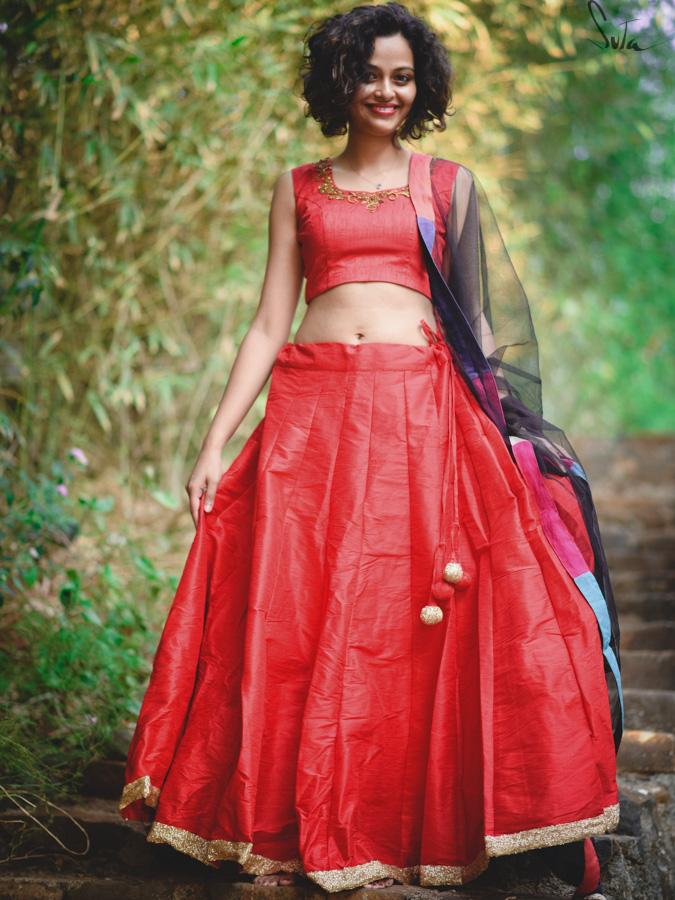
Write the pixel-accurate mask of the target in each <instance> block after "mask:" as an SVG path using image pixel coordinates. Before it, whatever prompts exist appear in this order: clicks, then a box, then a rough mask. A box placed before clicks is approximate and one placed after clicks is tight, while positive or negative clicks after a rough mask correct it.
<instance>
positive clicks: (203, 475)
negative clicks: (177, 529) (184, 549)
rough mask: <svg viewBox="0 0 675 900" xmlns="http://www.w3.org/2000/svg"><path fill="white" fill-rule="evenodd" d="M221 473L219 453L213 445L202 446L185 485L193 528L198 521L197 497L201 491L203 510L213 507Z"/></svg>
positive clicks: (198, 497)
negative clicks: (204, 495)
mask: <svg viewBox="0 0 675 900" xmlns="http://www.w3.org/2000/svg"><path fill="white" fill-rule="evenodd" d="M222 474H223V464H222V460H221V453H220V450H218V449H217V448H215V447H210V446H205V447H202V449H201V451H200V453H199V456H198V457H197V462H196V463H195V465H194V468H193V470H192V472H191V473H190V477H189V478H188V480H187V484H186V485H185V490H186V491H187V493H188V497H189V498H190V513H191V515H192V521H193V522H194V523H195V528H197V525H198V523H199V499H200V497H201V495H202V493H205V494H206V497H205V498H204V512H209V511H210V510H211V508H212V507H213V501H214V498H215V496H216V488H217V487H218V482H219V481H220V478H221V476H222Z"/></svg>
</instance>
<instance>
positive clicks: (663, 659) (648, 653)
mask: <svg viewBox="0 0 675 900" xmlns="http://www.w3.org/2000/svg"><path fill="white" fill-rule="evenodd" d="M621 678H622V681H623V684H624V687H627V688H647V689H651V690H663V691H675V650H626V649H624V648H623V647H622V650H621Z"/></svg>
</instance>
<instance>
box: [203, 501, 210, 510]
mask: <svg viewBox="0 0 675 900" xmlns="http://www.w3.org/2000/svg"><path fill="white" fill-rule="evenodd" d="M204 509H205V510H206V512H211V504H210V503H207V504H206V505H205V507H204Z"/></svg>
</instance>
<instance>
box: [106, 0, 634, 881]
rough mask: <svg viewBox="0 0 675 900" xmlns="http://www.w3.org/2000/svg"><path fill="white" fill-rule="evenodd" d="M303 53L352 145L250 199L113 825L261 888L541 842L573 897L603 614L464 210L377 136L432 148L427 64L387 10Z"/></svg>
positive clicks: (603, 813) (466, 874) (437, 83)
mask: <svg viewBox="0 0 675 900" xmlns="http://www.w3.org/2000/svg"><path fill="white" fill-rule="evenodd" d="M307 48H308V53H307V56H306V59H305V69H304V87H305V91H304V95H305V98H306V99H307V102H308V108H309V112H310V113H311V115H312V116H313V117H314V118H315V119H316V120H317V121H318V122H319V123H320V125H321V130H322V132H323V134H324V135H326V136H333V135H340V134H345V133H346V134H347V141H346V144H345V146H344V148H343V149H342V152H341V153H338V154H337V155H335V156H332V157H331V156H325V157H323V158H322V159H321V160H319V161H314V160H310V161H307V162H303V163H300V164H298V165H296V166H295V167H294V168H292V169H291V170H290V171H288V172H284V173H282V174H281V175H280V176H279V178H278V179H277V181H276V183H275V187H274V192H273V197H272V203H271V208H270V251H269V257H268V260H267V266H266V270H265V277H264V281H263V287H262V294H261V299H260V304H259V308H258V310H257V311H256V315H255V317H254V320H253V322H252V325H251V328H250V330H249V332H248V333H247V335H246V337H245V338H244V340H243V341H242V344H241V347H240V348H239V351H238V353H237V358H236V359H235V363H234V366H233V369H232V372H231V374H230V378H229V380H228V384H227V387H226V389H225V392H224V394H223V398H222V400H221V403H220V405H219V407H218V410H217V412H216V415H215V416H214V419H213V422H212V423H211V427H210V429H209V433H208V434H207V436H206V438H205V441H204V445H203V448H202V451H201V453H200V455H199V458H198V460H197V462H196V464H195V467H194V469H193V472H192V474H191V476H190V478H189V480H188V483H187V485H186V488H187V491H188V494H189V496H190V506H191V510H192V513H193V516H194V520H195V524H196V527H197V533H196V535H195V540H194V542H193V545H192V547H191V549H190V553H189V556H188V559H187V561H186V565H185V569H184V572H183V575H182V578H181V581H180V583H179V586H178V590H177V593H176V597H175V598H174V601H173V604H172V606H171V610H170V611H169V615H168V617H167V621H166V624H165V627H164V631H163V633H162V637H161V640H160V644H159V647H158V649H157V654H156V657H155V660H154V663H153V670H152V675H151V678H150V683H149V685H148V689H147V692H146V695H145V697H144V700H143V705H142V708H141V711H140V714H139V718H138V722H137V725H136V730H135V733H134V737H133V740H132V742H131V745H130V747H129V753H128V759H127V768H126V785H125V788H124V792H123V795H122V798H121V801H120V810H121V811H122V815H124V816H125V817H126V818H130V819H142V820H152V825H151V828H150V831H149V833H148V840H149V841H151V842H156V843H168V844H170V845H172V846H173V847H175V848H176V849H178V850H181V851H183V852H185V853H188V854H190V855H192V856H194V857H195V858H196V859H198V860H200V861H202V862H204V863H205V864H207V865H213V866H218V865H219V864H220V863H221V862H222V861H223V860H236V861H238V862H239V863H240V865H241V867H242V870H243V871H244V872H247V873H251V875H252V876H255V880H256V881H258V882H261V881H267V882H272V883H283V882H284V881H285V882H290V881H291V880H292V879H293V877H297V878H298V879H300V878H305V879H306V880H307V881H309V882H310V883H313V884H318V885H320V886H321V887H323V888H324V889H325V890H328V891H340V890H343V889H348V888H354V887H359V886H363V885H370V886H373V887H382V886H384V885H387V884H389V883H391V882H393V881H394V880H396V881H399V882H401V883H405V884H412V883H418V884H422V885H442V884H449V885H456V884H462V883H465V882H467V881H471V880H472V879H474V878H476V877H477V876H478V875H479V874H480V873H481V872H482V871H484V870H485V869H486V868H487V866H488V864H489V859H490V857H494V856H500V855H504V854H513V853H519V852H521V851H524V850H534V849H545V848H558V852H557V853H553V854H552V855H551V857H550V861H551V865H552V867H554V868H555V870H556V872H557V874H559V875H560V876H561V877H563V878H564V879H565V880H567V881H568V882H569V883H572V884H574V885H575V886H576V887H577V894H576V896H579V897H582V896H587V897H590V896H596V895H595V894H593V893H591V892H593V891H596V890H597V888H598V887H599V874H600V873H599V867H598V860H597V856H596V854H595V850H594V847H593V843H592V841H591V835H594V834H601V833H603V832H605V831H608V830H611V829H613V828H615V827H616V825H617V822H618V814H619V803H618V792H617V784H616V758H615V749H616V748H617V747H618V741H619V740H620V736H621V727H622V718H621V716H622V709H623V707H622V703H621V692H620V677H619V669H618V658H617V651H618V625H617V619H616V610H615V608H614V605H613V600H612V595H611V587H610V585H609V579H608V574H607V568H606V560H605V558H604V553H603V549H602V544H601V542H600V538H599V532H598V529H597V518H596V517H595V510H594V507H593V503H592V498H591V496H590V491H589V489H588V485H587V482H586V478H585V473H584V471H583V468H582V467H581V465H580V463H579V461H578V459H577V458H576V456H575V454H574V451H573V450H572V448H571V447H570V446H569V444H568V442H567V441H566V439H565V436H564V434H563V432H562V431H561V430H560V429H556V428H555V426H553V425H551V423H548V422H546V421H545V420H544V419H543V418H542V415H541V390H540V384H541V382H540V378H539V367H538V355H537V342H536V339H535V337H534V333H533V331H532V319H531V316H530V314H529V306H528V303H527V298H526V297H525V295H524V292H523V290H522V286H521V285H520V281H519V280H518V277H517V275H516V273H515V271H514V270H513V267H512V266H511V265H510V260H509V257H508V253H507V252H506V249H505V247H504V245H503V243H502V241H501V237H500V234H499V230H498V228H497V226H496V223H495V222H494V220H493V218H492V215H491V210H490V207H489V204H488V202H487V199H486V197H485V195H484V192H483V191H482V188H481V186H480V184H479V182H478V179H477V178H476V177H475V176H474V174H473V173H472V172H471V170H470V169H468V168H467V167H466V166H464V165H461V164H460V163H458V162H455V161H453V160H448V159H443V158H440V157H432V156H430V155H428V154H425V153H422V152H420V151H416V150H411V149H406V148H404V147H403V146H402V143H401V141H402V140H403V139H408V138H409V139H415V138H419V137H421V136H422V135H423V134H424V133H426V131H428V130H429V129H430V128H433V127H435V128H437V129H440V130H442V129H443V128H445V121H444V117H445V115H446V110H447V106H448V103H449V101H450V97H451V91H450V83H451V75H452V71H451V67H450V64H449V61H448V59H447V51H446V50H445V48H443V46H442V45H441V43H440V42H439V40H438V38H437V36H436V35H435V34H434V33H433V31H432V30H431V29H430V28H429V27H428V26H427V25H426V23H425V22H424V21H423V20H421V19H419V18H417V17H415V16H413V15H411V14H410V13H409V12H408V10H406V9H405V7H403V6H401V5H400V4H397V3H385V4H378V5H374V6H358V7H356V8H355V9H353V10H351V11H350V12H346V13H342V14H339V15H336V16H333V17H331V18H329V19H327V20H325V21H324V22H320V23H317V24H316V26H315V27H313V28H312V29H311V32H310V34H309V36H308V39H307ZM303 278H305V279H306V284H305V302H306V307H307V308H306V310H305V316H304V318H303V320H302V323H301V325H300V327H299V329H298V330H297V332H296V334H295V336H294V340H293V341H289V340H288V336H289V330H290V325H291V322H292V320H293V316H294V312H295V309H296V307H297V303H298V300H299V294H300V288H301V285H302V281H303ZM270 373H271V376H272V378H271V385H270V391H269V394H268V398H267V404H266V408H265V416H264V418H263V420H262V421H261V422H260V424H259V425H258V427H257V428H256V429H255V431H254V433H253V434H252V435H251V437H250V438H249V440H248V441H247V442H246V444H245V446H244V448H243V449H242V451H241V452H240V454H239V455H238V456H237V457H236V459H235V460H234V462H233V463H232V464H231V466H230V468H229V469H228V470H227V471H225V472H222V467H221V452H222V448H223V445H224V443H225V442H226V441H227V440H228V439H229V438H230V437H231V435H232V434H233V433H234V431H235V429H236V427H237V425H238V423H239V422H240V421H241V420H242V419H243V417H244V415H245V414H246V412H247V411H248V409H249V408H250V405H251V403H252V402H253V399H254V398H255V396H256V394H257V393H258V391H259V390H260V388H261V387H262V386H263V384H264V383H265V381H266V380H267V378H268V376H269V375H270ZM544 476H546V477H544ZM561 847H562V848H564V849H563V850H562V851H560V849H559V848H561ZM284 873H285V874H284ZM289 873H293V874H289Z"/></svg>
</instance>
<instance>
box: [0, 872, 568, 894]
mask: <svg viewBox="0 0 675 900" xmlns="http://www.w3.org/2000/svg"><path fill="white" fill-rule="evenodd" d="M358 891H359V893H360V894H361V895H362V896H363V897H366V896H367V897H369V898H373V900H376V898H382V897H384V898H389V900H403V898H406V897H415V898H418V897H419V898H426V897H428V898H429V900H438V889H434V888H425V887H420V886H418V885H415V886H414V888H413V889H411V888H406V887H405V886H403V885H394V886H392V887H389V888H386V887H385V888H370V889H368V888H360V889H358ZM350 893H351V892H350ZM568 894H569V891H568ZM343 895H344V892H342V891H340V892H339V893H338V896H340V897H342V896H343ZM327 896H331V895H330V894H329V893H327V892H324V891H323V890H321V888H319V886H318V885H317V887H316V889H313V888H312V887H309V886H308V887H304V886H302V887H300V886H272V885H254V884H251V883H246V882H238V883H233V884H224V883H220V884H219V883H217V882H216V881H211V882H207V883H205V882H201V881H194V880H190V881H185V880H176V879H170V878H152V879H148V878H145V877H144V878H132V877H131V876H124V875H120V876H114V877H109V878H106V877H100V878H96V877H92V876H89V875H79V876H78V875H53V874H50V873H42V874H41V873H34V874H31V875H10V876H7V875H5V876H0V900H71V898H72V900H220V898H223V900H225V898H227V900H249V898H256V900H293V898H304V900H310V898H312V900H314V898H316V900H325V898H326V897H327ZM448 896H449V897H450V896H451V897H453V898H457V900H560V898H561V896H566V895H564V894H533V893H526V892H524V891H520V890H519V891H502V890H496V889H487V890H471V889H467V888H463V889H461V890H460V889H457V890H453V891H452V892H451V893H450V892H448Z"/></svg>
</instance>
